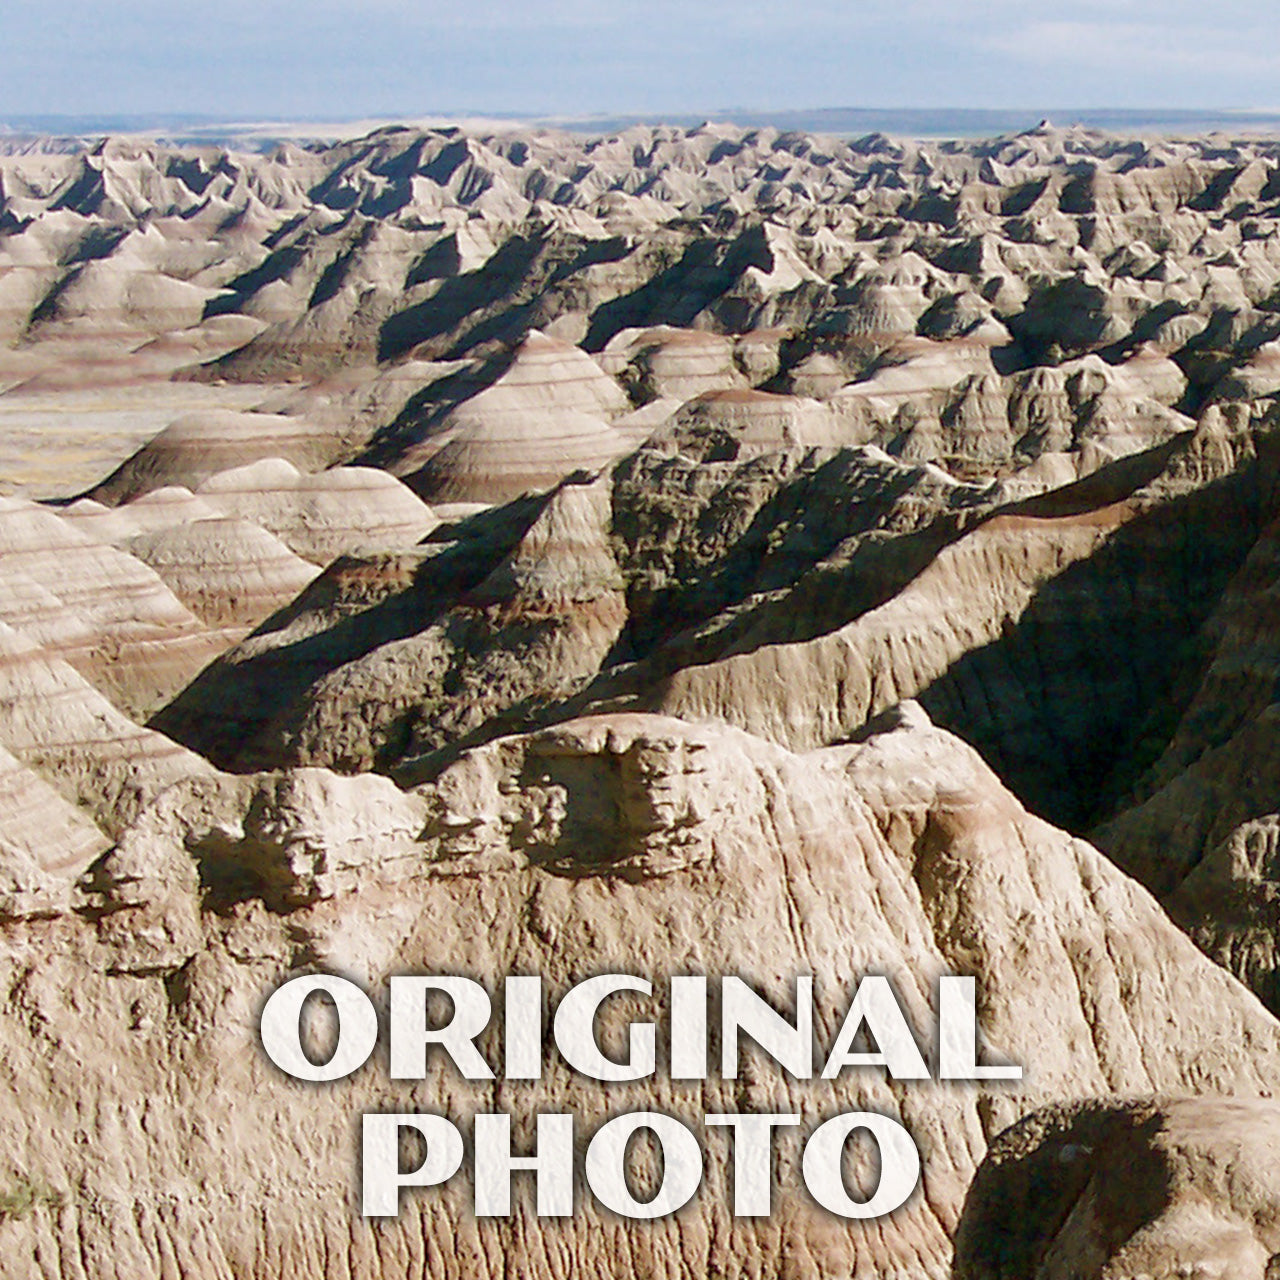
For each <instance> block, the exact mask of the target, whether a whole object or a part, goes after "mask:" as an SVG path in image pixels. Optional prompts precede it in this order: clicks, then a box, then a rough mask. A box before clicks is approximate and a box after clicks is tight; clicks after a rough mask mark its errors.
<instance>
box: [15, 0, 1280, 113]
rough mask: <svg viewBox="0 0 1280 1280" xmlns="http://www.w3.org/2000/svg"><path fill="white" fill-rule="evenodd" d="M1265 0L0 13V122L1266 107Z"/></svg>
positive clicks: (334, 6) (1270, 100) (586, 3)
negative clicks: (77, 117)
mask: <svg viewBox="0 0 1280 1280" xmlns="http://www.w3.org/2000/svg"><path fill="white" fill-rule="evenodd" d="M1277 72H1280V5H1274V4H1273V3H1271V0H1247V2H1245V0H1218V2H1217V3H1216V4H1213V5H1210V4H1208V3H1206V2H1205V0H1196V2H1195V3H1192V2H1191V0H1109V2H1108V3H1105V4H1104V3H1091V2H1084V0H1076V2H1075V3H1061V2H1059V3H1054V4H1049V3H1043V2H1042V0H989V2H988V3H965V2H964V0H950V2H949V3H944V2H943V0H892V2H886V0H842V2H841V0H810V2H809V3H803V0H801V3H799V4H792V5H787V4H783V3H776V2H772V0H769V2H766V0H520V2H519V3H513V2H512V0H457V2H456V3H448V4H446V3H440V2H439V0H417V2H416V3H415V2H411V0H360V2H359V3H356V2H354V0H196V2H194V3H192V2H191V0H97V2H95V3H90V2H88V0H39V2H37V3H29V2H28V0H2V2H0V119H3V118H4V117H5V116H14V115H32V114H48V113H66V114H106V113H148V112H150V113H176V112H196V113H202V114H213V115H216V116H219V117H223V118H234V119H259V118H283V117H291V116H292V117H312V118H314V117H322V118H330V119H333V118H346V117H351V116H363V115H403V116H412V115H425V114H429V113H433V112H459V113H462V112H471V113H477V114H480V113H485V112H523V113H528V114H540V115H547V114H561V113H563V114H585V113H622V112H637V113H655V112H664V111H669V112H672V113H676V112H698V111H702V110H714V109H719V108H726V107H732V106H742V107H750V108H762V109H773V110H777V109H781V108H808V107H833V106H874V107H890V106H922V107H937V106H959V107H1018V108H1021V107H1044V108H1046V109H1049V108H1052V107H1055V106H1061V107H1081V108H1083V107H1103V106H1106V107H1156V106H1159V107H1179V108H1195V109H1220V108H1225V107H1258V108H1267V109H1271V108H1275V107H1276V106H1278V105H1280V101H1278V100H1280V80H1278V78H1277Z"/></svg>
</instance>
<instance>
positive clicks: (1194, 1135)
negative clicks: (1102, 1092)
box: [952, 1098, 1280, 1280]
mask: <svg viewBox="0 0 1280 1280" xmlns="http://www.w3.org/2000/svg"><path fill="white" fill-rule="evenodd" d="M1276 1121H1277V1109H1276V1104H1275V1103H1274V1102H1272V1101H1269V1100H1268V1101H1262V1100H1248V1101H1242V1100H1222V1099H1213V1098H1193V1099H1179V1100H1173V1101H1169V1100H1155V1101H1150V1102H1147V1101H1142V1102H1131V1103H1128V1104H1125V1105H1107V1104H1100V1103H1087V1104H1082V1105H1076V1106H1069V1107H1056V1108H1050V1109H1049V1110H1046V1111H1043V1112H1037V1113H1036V1114H1034V1115H1032V1116H1030V1117H1028V1118H1027V1119H1025V1120H1023V1121H1021V1122H1020V1123H1019V1124H1017V1125H1015V1126H1014V1127H1013V1128H1012V1129H1009V1130H1007V1131H1006V1132H1005V1133H1002V1134H1001V1135H1000V1136H999V1137H998V1138H997V1139H996V1141H995V1142H994V1143H993V1145H992V1148H991V1151H990V1152H989V1153H988V1155H987V1158H986V1160H985V1161H984V1163H983V1165H982V1167H981V1168H980V1169H979V1170H978V1175H977V1178H976V1179H975V1181H974V1185H973V1188H972V1190H971V1191H970V1193H969V1197H968V1200H967V1202H966V1204H965V1211H964V1216H963V1218H962V1219H961V1222H960V1229H959V1233H958V1236H957V1246H956V1255H957V1256H956V1265H955V1270H954V1272H953V1273H952V1274H953V1276H954V1278H955V1280H1004V1278H1006V1277H1007V1278H1008V1280H1014V1277H1023V1276H1031V1275H1034V1276H1043V1277H1044V1280H1056V1278H1057V1277H1061V1278H1062V1280H1066V1278H1067V1277H1071V1278H1072V1280H1094V1278H1097V1280H1102V1278H1103V1277H1111V1276H1116V1277H1119V1276H1191V1275H1194V1276H1205V1277H1221V1280H1226V1278H1227V1277H1232V1278H1233V1280H1234V1278H1235V1277H1239V1280H1268V1278H1269V1277H1271V1276H1273V1275H1275V1273H1276V1270H1277V1268H1280V1234H1278V1233H1277V1223H1276V1208H1277V1204H1280V1169H1278V1168H1277V1155H1278V1154H1280V1152H1278V1150H1277V1145H1276Z"/></svg>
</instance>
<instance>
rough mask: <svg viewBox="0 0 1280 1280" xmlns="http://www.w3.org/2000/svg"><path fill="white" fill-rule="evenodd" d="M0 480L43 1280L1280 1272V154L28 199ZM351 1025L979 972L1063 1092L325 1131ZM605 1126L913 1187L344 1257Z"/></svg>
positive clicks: (188, 155) (25, 1071)
mask: <svg viewBox="0 0 1280 1280" xmlns="http://www.w3.org/2000/svg"><path fill="white" fill-rule="evenodd" d="M0 141H2V140H0ZM0 480H3V482H4V496H3V497H0V649H2V650H3V661H0V991H2V992H3V999H2V1000H0V1074H2V1076H3V1080H4V1085H5V1088H6V1089H7V1091H8V1099H9V1101H8V1105H7V1106H6V1108H5V1110H4V1114H3V1120H2V1122H0V1243H2V1244H3V1248H2V1249H0V1275H3V1276H4V1277H6V1278H7V1277H14V1278H15V1280H26V1277H33V1278H34V1277H39V1278H40V1280H151V1278H152V1277H154V1278H155V1280H179V1278H181V1280H230V1278H235V1280H277V1278H278V1277H283V1276H289V1277H300V1278H303V1280H374V1278H375V1277H376V1278H378V1280H409V1278H410V1277H414V1278H417V1277H422V1276H432V1277H442V1278H444V1277H447V1278H453V1277H457V1278H458V1280H472V1278H474V1280H490V1278H492V1280H498V1278H499V1277H502V1278H505V1277H508V1276H512V1275H519V1276H528V1277H532V1278H533V1280H552V1278H553V1277H560V1276H564V1275H569V1274H575V1275H576V1274H582V1275H590V1276H619V1277H632V1276H634V1277H657V1276H662V1277H670V1278H671V1280H676V1278H677V1277H681V1278H683V1277H688V1278H689V1280H695V1278H698V1280H701V1278H704V1277H710V1276H716V1277H723V1278H729V1277H743V1278H746V1277H787V1278H791V1277H797V1278H798V1277H800V1276H806V1277H807V1276H822V1277H859V1278H861V1277H896V1278H897V1280H916V1278H920V1280H943V1278H944V1277H948V1276H954V1277H955V1280H988V1278H989V1280H997V1278H999V1280H1006V1278H1007V1280H1013V1278H1014V1277H1018V1278H1022V1277H1031V1276H1036V1277H1044V1278H1045V1280H1057V1278H1058V1277H1061V1278H1062V1280H1067V1278H1068V1277H1071V1278H1084V1277H1087V1278H1090V1280H1092V1278H1095V1277H1096V1278H1097V1280H1103V1278H1104V1277H1105V1278H1106V1280H1130V1278H1132V1280H1136V1278H1137V1277H1138V1276H1143V1275H1145V1276H1149V1277H1165V1276H1193V1275H1194V1276H1203V1277H1217V1278H1220V1280H1226V1278H1227V1277H1230V1278H1231V1280H1274V1277H1275V1276H1277V1275H1280V1139H1278V1138H1277V1137H1276V1133H1277V1114H1278V1112H1277V1108H1280V1096H1278V1095H1280V705H1278V703H1277V697H1278V696H1280V694H1278V691H1280V141H1270V140H1267V139H1265V138H1252V139H1245V140H1238V139H1233V138H1231V137H1228V136H1226V135H1210V136H1206V137H1200V138H1187V139H1172V138H1125V137H1119V136H1111V135H1106V134H1102V133H1096V132H1090V131H1086V130H1083V129H1080V128H1072V129H1062V130H1060V129H1054V128H1053V127H1052V126H1049V125H1048V124H1046V125H1043V126H1041V127H1040V128H1038V129H1035V130H1032V131H1030V132H1026V133H1020V134H1016V135H1010V136H1005V137H1000V138H995V139H991V140H984V141H966V142H929V143H923V142H910V141H902V140H895V139H890V138H888V137H885V136H881V135H870V136H867V137H863V138H860V139H856V140H840V139H836V138H831V137H817V136H808V135H804V134H799V133H780V132H778V131H777V130H774V129H764V128H761V129H751V130H745V129H740V128H735V127H732V126H729V125H715V126H709V125H708V126H703V127H700V128H696V129H676V128H655V127H647V126H646V127H635V128H631V129H628V130H626V131H624V132H621V133H618V134H616V135H614V136H610V137H595V138H584V137H578V136H573V135H569V134H558V133H551V132H540V131H529V130H523V131H522V130H518V129H511V130H509V131H505V132H500V133H493V134H491V135H482V134H479V133H469V132H465V131H462V130H459V129H447V128H444V129H437V130H424V129H402V128H388V129H381V130H379V131H377V132H375V133H372V134H370V135H368V136H366V137H363V138H360V139H358V140H354V141H348V142H342V143H339V144H336V145H323V144H319V143H317V144H314V145H312V144H303V143H284V144H280V145H278V146H275V147H273V148H272V149H270V150H268V151H264V152H249V151H244V152H235V151H228V150H223V149H220V148H218V147H216V146H212V145H207V146H206V145H201V146H179V145H168V144H162V143H156V142H142V141H138V140H136V139H129V138H109V139H105V140H97V141H91V142H86V143H78V142H74V141H72V142H68V141H65V140H56V139H48V140H42V141H37V142H31V143H26V144H22V145H18V144H11V145H9V146H8V147H7V148H6V149H4V150H3V153H0ZM317 971H325V972H333V973H339V974H343V975H345V976H346V977H348V978H350V979H352V980H354V981H356V982H358V983H359V984H360V985H361V986H362V987H363V988H364V989H365V990H366V991H369V992H381V991H384V990H385V989H386V987H387V981H388V978H389V977H390V976H391V975H393V974H406V973H419V974H430V973H442V974H466V975H469V976H471V977H473V978H475V979H477V980H478V981H480V982H482V983H483V984H484V985H485V986H486V988H487V989H488V990H490V991H491V992H498V991H500V990H501V988H502V984H503V979H504V978H505V977H506V976H507V975H511V974H526V975H528V974H538V975H541V976H542V978H543V981H544V984H546V985H547V986H548V987H549V988H554V990H555V991H557V992H563V991H565V990H567V989H569V988H570V987H572V986H573V985H574V984H575V983H577V982H580V981H582V980H583V979H584V978H586V977H588V976H590V975H593V974H598V973H602V972H619V973H631V974H642V975H646V976H648V977H649V978H651V979H652V980H654V981H655V982H658V981H665V980H666V978H667V977H669V976H670V975H673V974H705V975H710V976H713V977H719V976H721V975H737V976H741V977H743V978H745V979H746V980H748V981H749V982H750V983H752V985H753V986H754V987H755V988H756V989H757V990H758V991H759V992H761V993H762V994H764V995H766V996H768V997H769V998H770V999H771V1000H772V1001H773V1002H774V1003H775V1004H776V1005H777V1006H778V1008H780V1009H785V1008H786V1007H788V1001H789V1000H790V999H792V998H793V996H794V992H795V987H794V982H795V978H796V976H798V975H806V976H809V975H811V976H812V977H813V980H814V1023H815V1032H816V1033H818V1034H819V1038H820V1039H822V1040H824V1041H829V1040H830V1038H831V1036H832V1034H833V1033H834V1030H835V1029H836V1028H838V1027H839V1026H840V1024H841V1021H842V1019H843V1016H844V1013H845V1009H844V1007H842V1005H841V1000H842V999H843V998H845V997H846V996H847V993H848V990H849V988H850V983H851V981H853V980H854V979H855V978H856V977H857V976H859V975H862V974H865V973H874V974H878V975H885V976H887V977H888V978H889V979H890V981H891V983H892V984H893V988H894V990H895V992H896V994H897V998H898V1000H899V1002H900V1003H901V1005H902V1007H903V1009H904V1011H905V1013H906V1014H907V1015H908V1016H909V1017H910V1018H911V1020H912V1022H913V1025H918V1026H926V1025H928V1023H929V1010H930V1008H931V1007H932V1001H933V997H934V992H935V990H936V986H937V980H938V978H939V977H941V976H942V975H944V974H966V975H972V976H974V977H976V979H977V984H978V992H979V1004H980V1013H981V1025H982V1028H983V1032H984V1036H985V1039H986V1042H987V1045H986V1047H987V1050H988V1051H989V1052H990V1053H991V1054H993V1055H994V1056H995V1057H996V1058H998V1059H1002V1060H1005V1061H1009V1062H1016V1063H1020V1064H1022V1065H1023V1066H1024V1073H1023V1078H1022V1079H1021V1080H1020V1081H1017V1082H1011V1081H994V1080H993V1081H989V1082H983V1083H980V1084H966V1085H963V1086H959V1085H956V1084H955V1083H950V1082H946V1081H938V1080H936V1079H934V1080H923V1081H917V1080H912V1081H900V1080H898V1079H895V1078H893V1077H892V1076H891V1075H888V1074H886V1073H885V1072H883V1071H879V1072H877V1071H874V1070H870V1071H868V1070H858V1071H849V1072H846V1073H842V1074H841V1075H840V1076H839V1077H838V1078H836V1079H834V1080H829V1081H822V1080H808V1079H793V1078H787V1077H786V1075H785V1073H781V1072H779V1071H777V1070H775V1069H772V1068H771V1067H770V1065H769V1064H768V1063H767V1062H766V1061H765V1059H764V1057H763V1055H761V1056H760V1058H759V1060H758V1061H756V1060H753V1063H752V1064H749V1067H748V1069H746V1070H744V1071H743V1072H742V1073H741V1074H740V1076H739V1077H738V1078H736V1079H722V1078H719V1077H718V1076H712V1077H711V1078H708V1079H707V1080H699V1081H696V1082H695V1083H687V1082H683V1081H681V1080H673V1079H670V1078H664V1077H663V1076H662V1075H661V1074H659V1075H657V1076H656V1077H652V1078H648V1079H645V1080H643V1081H639V1082H635V1083H630V1084H621V1085H616V1086H613V1087H611V1088H610V1089H608V1090H603V1091H602V1090H601V1089H600V1087H599V1086H596V1085H593V1084H592V1083H591V1082H589V1081H584V1080H583V1079H582V1078H581V1077H580V1076H578V1075H576V1074H575V1073H574V1072H573V1071H571V1070H570V1069H569V1068H568V1067H567V1066H565V1065H564V1064H563V1063H554V1062H549V1063H548V1066H547V1068H546V1070H545V1071H544V1073H543V1075H542V1077H541V1078H540V1079H538V1080H536V1081H527V1082H525V1081H506V1080H504V1081H496V1082H495V1081H469V1080H465V1079H463V1078H461V1077H460V1076H459V1075H458V1074H457V1073H456V1072H451V1071H450V1070H449V1067H448V1064H447V1063H442V1062H439V1061H437V1060H435V1059H433V1060H432V1067H431V1070H430V1071H429V1073H428V1075H427V1078H426V1079H422V1080H411V1081H410V1080H406V1081H400V1080H391V1079H390V1078H389V1076H388V1073H387V1070H386V1061H385V1052H384V1049H380V1050H379V1051H378V1053H376V1054H375V1060H374V1061H373V1062H371V1063H370V1064H369V1065H368V1067H367V1068H365V1069H362V1070H361V1071H358V1072H356V1073H355V1074H354V1075H352V1076H351V1077H350V1078H349V1079H346V1080H342V1081H336V1082H333V1083H329V1084H322V1085H310V1084H300V1083H298V1082H296V1081H292V1080H290V1079H288V1078H286V1077H284V1076H283V1075H282V1074H281V1073H280V1072H279V1071H277V1070H275V1069H274V1068H273V1067H272V1066H271V1064H270V1063H269V1062H268V1061H267V1059H266V1058H265V1056H264V1054H263V1052H262V1049H261V1046H260V1045H259V1043H258V1038H257V1022H258V1017H259V1014H260V1011H261V1009H262V1005H263V1003H264V1001H265V1000H266V998H267V996H268V994H269V993H270V992H271V991H272V990H273V989H274V988H276V987H277V986H279V985H280V984H281V983H282V982H284V981H285V980H286V979H288V978H289V977H291V976H295V975H297V974H302V973H313V972H317ZM638 1013H639V1010H638V1009H637V1008H636V1007H634V1002H628V1001H627V1000H625V999H619V1000H617V1001H613V1002H611V1003H610V1004H609V1005H608V1006H606V1008H605V1010H604V1012H603V1013H602V1017H601V1027H600V1035H601V1041H602V1044H609V1043H615V1044H616V1043H620V1042H621V1041H620V1040H619V1037H622V1036H624V1035H625V1032H626V1026H627V1023H628V1020H629V1019H630V1018H634V1017H636V1016H638ZM936 1048H937V1046H932V1047H931V1048H930V1052H933V1051H934V1050H936ZM379 1055H381V1057H379ZM628 1110H656V1111H663V1112H668V1113H671V1114H677V1115H678V1114H684V1113H688V1114H693V1113H695V1112H696V1113H697V1114H698V1117H699V1121H700V1119H701V1115H702V1114H703V1113H712V1112H742V1111H755V1112H765V1113H776V1112H785V1113H791V1114H795V1115H797V1116H800V1117H802V1120H803V1125H804V1128H805V1129H806V1130H808V1129H809V1128H811V1127H812V1125H813V1124H814V1123H816V1122H817V1121H819V1120H820V1119H822V1118H824V1117H826V1116H829V1115H831V1114H832V1113H833V1112H836V1111H855V1110H860V1111H875V1112H880V1113H882V1114H884V1115H886V1116H889V1117H892V1118H894V1119H895V1120H897V1121H900V1122H901V1123H902V1124H903V1125H904V1126H905V1127H906V1128H907V1129H908V1131H909V1132H910V1134H911V1135H912V1137H913V1138H914V1140H915V1142H916V1143H917V1145H918V1147H919V1149H920V1152H921V1156H922V1161H923V1176H922V1180H921V1184H920V1187H919V1189H918V1190H917V1192H916V1193H915V1194H914V1195H913V1196H912V1197H911V1198H910V1199H909V1200H908V1201H907V1203H906V1204H905V1205H903V1207H902V1208H901V1209H899V1210H897V1211H896V1212H894V1213H893V1214H891V1215H889V1216H887V1217H885V1218H882V1219H877V1220H874V1221H867V1222H862V1221H854V1220H846V1219H843V1218H841V1217H839V1216H836V1215H833V1214H831V1213H829V1212H827V1211H826V1210H824V1209H822V1208H821V1207H820V1206H819V1205H818V1204H816V1203H815V1202H813V1201H812V1200H811V1199H809V1198H808V1197H807V1196H806V1195H805V1194H804V1193H803V1190H802V1189H800V1188H802V1186H803V1184H802V1182H801V1180H800V1178H799V1174H798V1172H797V1170H798V1166H799V1162H800V1151H799V1148H798V1146H797V1145H795V1144H794V1143H789V1139H788V1137H787V1136H786V1135H785V1134H784V1135H782V1136H780V1137H779V1138H778V1141H777V1152H776V1168H775V1170H774V1190H775V1195H774V1201H775V1206H776V1208H775V1212H774V1213H773V1214H771V1215H770V1216H768V1217H761V1218H750V1219H738V1218H734V1217H733V1216H732V1214H731V1213H730V1211H729V1209H728V1207H727V1206H728V1205H729V1204H730V1203H731V1201H732V1194H731V1192H729V1193H728V1194H726V1189H728V1188H729V1187H730V1185H731V1179H732V1173H731V1171H732V1161H731V1159H730V1151H729V1148H728V1145H727V1142H722V1143H713V1142H709V1143H708V1149H707V1157H706V1172H705V1179H706V1186H707V1193H706V1194H704V1195H702V1196H700V1197H699V1198H698V1199H697V1200H695V1201H694V1202H693V1203H691V1204H690V1205H689V1206H688V1207H687V1208H686V1209H683V1210H681V1211H679V1212H677V1213H675V1214H673V1215H671V1216H669V1217H666V1218H662V1219H659V1220H656V1221H654V1222H651V1223H648V1222H632V1221H628V1220H626V1219H623V1218H620V1217H618V1216H617V1215H614V1214H611V1213H610V1212H609V1211H608V1210H607V1209H605V1208H603V1207H601V1206H600V1205H598V1204H595V1203H593V1202H592V1201H591V1199H590V1197H589V1196H587V1195H586V1194H585V1193H584V1192H582V1191H581V1189H580V1199H579V1205H578V1208H577V1210H576V1211H575V1213H574V1215H573V1216H572V1217H569V1218H566V1219H563V1220H558V1221H556V1222H554V1223H547V1222H545V1221H542V1220H540V1219H538V1218H537V1217H536V1215H535V1211H534V1205H533V1200H532V1198H531V1196H530V1195H527V1194H525V1193H526V1192H527V1191H529V1190H530V1188H528V1187H527V1186H524V1185H523V1184H522V1183H521V1182H520V1180H517V1184H516V1196H515V1204H514V1207H513V1211H512V1213H511V1214H510V1215H509V1216H506V1217H500V1218H491V1219H482V1218H477V1217H476V1216H475V1214H474V1212H473V1211H472V1205H471V1196H470V1194H469V1191H468V1188H467V1187H466V1186H465V1185H463V1183H461V1182H459V1183H458V1184H457V1185H454V1184H453V1183H450V1185H448V1186H447V1187H444V1188H440V1189H426V1190H422V1191H420V1192H418V1193H416V1194H414V1193H405V1194H404V1197H403V1202H402V1205H401V1210H400V1212H399V1214H398V1215H397V1216H396V1217H394V1218H387V1219H380V1220H377V1221H376V1222H374V1221H367V1220H364V1219H363V1218H362V1217H361V1215H360V1209H359V1201H358V1192H357V1186H358V1183H357V1154H358V1153H357V1145H358V1143H357V1134H358V1129H359V1117H360V1115H361V1114H362V1113H364V1112H369V1111H391V1112H398V1113H413V1112H436V1113H439V1114H442V1115H453V1116H460V1117H470V1116H474V1115H475V1114H476V1113H477V1112H486V1111H503V1112H507V1113H509V1114H510V1115H511V1116H512V1117H513V1127H514V1133H515V1135H516V1141H517V1143H518V1144H520V1145H522V1146H523V1148H524V1149H526V1150H527V1149H528V1147H529V1146H530V1145H531V1144H532V1140H533V1134H534V1130H535V1123H536V1117H537V1115H538V1114H540V1113H546V1112H572V1113H573V1114H574V1115H575V1116H577V1117H579V1118H580V1119H581V1120H582V1122H583V1124H584V1125H585V1126H587V1127H592V1126H594V1125H596V1124H598V1123H599V1122H601V1121H602V1120H604V1119H605V1118H606V1117H607V1116H610V1115H616V1114H618V1113H620V1112H624V1111H628ZM464 1127H465V1126H464ZM855 1146H856V1144H855ZM851 1153H853V1154H856V1153H854V1149H853V1148H851ZM853 1154H851V1156H850V1160H851V1163H856V1162H855V1161H854V1160H853ZM864 1154H865V1152H864ZM409 1155H411V1153H406V1159H408V1158H409ZM636 1165H637V1168H636V1177H637V1178H638V1179H639V1180H640V1181H641V1182H644V1181H645V1179H648V1180H649V1182H651V1183H652V1182H653V1181H654V1179H655V1178H660V1177H661V1176H662V1172H661V1169H660V1165H659V1162H658V1161H657V1160H656V1157H655V1156H654V1153H653V1152H652V1151H651V1150H649V1149H648V1148H644V1149H639V1150H638V1153H637V1157H636ZM857 1172H858V1171H857V1170H856V1169H854V1170H852V1171H851V1175H850V1176H851V1177H853V1176H854V1175H855V1174H857ZM862 1173H863V1174H865V1173H866V1170H865V1169H863V1170H862Z"/></svg>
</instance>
